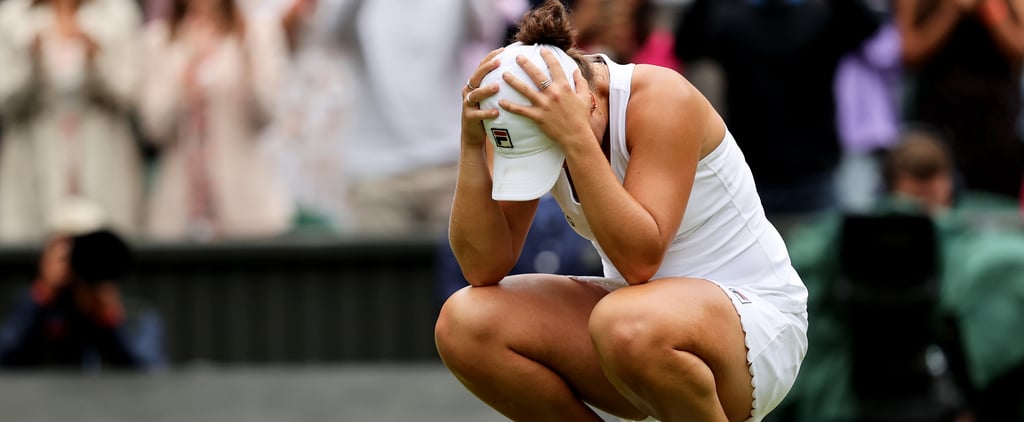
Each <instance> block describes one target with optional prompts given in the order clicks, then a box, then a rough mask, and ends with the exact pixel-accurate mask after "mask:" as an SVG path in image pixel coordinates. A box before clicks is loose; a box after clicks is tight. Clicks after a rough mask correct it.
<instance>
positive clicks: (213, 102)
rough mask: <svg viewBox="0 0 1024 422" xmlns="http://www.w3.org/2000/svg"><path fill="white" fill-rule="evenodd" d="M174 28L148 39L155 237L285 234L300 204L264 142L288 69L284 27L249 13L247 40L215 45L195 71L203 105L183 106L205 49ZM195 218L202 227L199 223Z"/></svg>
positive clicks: (146, 113) (145, 100)
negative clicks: (189, 77) (155, 159)
mask: <svg viewBox="0 0 1024 422" xmlns="http://www.w3.org/2000/svg"><path fill="white" fill-rule="evenodd" d="M169 29H170V27H169V26H168V25H167V24H166V23H165V22H163V21H159V20H158V21H153V22H151V23H149V24H148V25H147V27H146V30H145V34H144V37H143V42H144V46H145V50H144V52H145V65H144V69H145V72H144V80H143V86H142V90H141V91H142V92H141V95H142V100H141V105H140V116H141V121H142V126H143V129H144V131H145V132H146V134H147V135H148V137H149V139H150V140H151V141H153V142H154V143H156V144H157V145H158V146H159V147H160V148H161V151H160V161H159V163H158V167H157V170H156V171H157V173H156V175H155V180H154V181H153V189H152V192H151V196H150V203H149V214H148V221H147V231H148V234H149V235H150V236H151V237H153V238H156V239H160V240H182V239H186V238H193V239H197V240H209V239H210V238H214V239H219V238H252V237H265V236H273V235H277V234H281V233H283V232H284V231H286V230H287V229H289V228H290V225H291V216H292V214H293V212H294V204H293V202H292V201H291V199H290V198H289V196H288V195H287V194H286V191H285V188H284V184H283V183H282V181H281V180H280V177H279V175H278V174H277V172H276V170H275V167H274V166H273V165H272V161H271V160H270V157H269V155H268V152H269V151H268V150H267V149H266V148H265V146H264V143H262V142H260V139H259V133H260V131H261V130H262V128H263V127H264V125H265V124H266V123H267V122H268V120H269V118H270V116H271V111H272V110H273V108H274V107H275V106H276V102H277V101H278V95H279V94H280V91H281V89H280V87H281V78H282V76H283V72H284V71H285V66H286V65H287V50H286V48H287V47H286V44H285V38H284V33H283V28H282V27H281V26H280V23H279V21H278V20H277V19H272V18H268V19H262V18H261V17H258V16H253V15H249V16H247V20H246V25H245V30H246V33H245V36H244V37H238V36H234V35H232V36H228V37H225V38H223V39H221V40H219V41H216V42H217V43H218V45H217V46H216V47H215V48H214V49H213V50H212V51H211V52H208V53H207V54H206V55H205V56H204V57H203V58H201V59H199V60H200V62H199V64H198V65H197V66H198V67H197V70H196V71H195V72H196V76H195V77H196V79H197V82H196V83H197V84H198V85H199V87H200V89H201V90H202V92H203V94H202V100H201V101H200V102H199V103H198V104H199V105H198V106H197V105H196V104H197V103H190V102H189V101H188V100H187V99H186V98H185V97H186V96H185V87H184V83H183V81H184V77H185V72H186V71H187V68H188V66H189V63H192V61H193V60H197V57H198V56H197V54H198V51H196V50H197V49H196V48H194V47H193V46H190V45H188V43H186V42H185V41H184V39H185V37H184V36H183V35H181V34H179V36H178V37H176V38H171V36H170V31H169ZM192 107H195V108H192ZM197 190H201V191H197ZM197 210H199V211H201V212H202V213H203V214H204V216H205V217H206V220H205V221H198V220H196V219H195V217H196V214H197Z"/></svg>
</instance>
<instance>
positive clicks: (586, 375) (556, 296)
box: [434, 274, 646, 422]
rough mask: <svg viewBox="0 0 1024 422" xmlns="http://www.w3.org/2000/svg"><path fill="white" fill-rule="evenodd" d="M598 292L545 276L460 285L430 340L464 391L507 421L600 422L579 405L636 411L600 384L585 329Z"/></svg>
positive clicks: (592, 287) (621, 412) (600, 375)
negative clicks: (463, 387)
mask: <svg viewBox="0 0 1024 422" xmlns="http://www.w3.org/2000/svg"><path fill="white" fill-rule="evenodd" d="M607 294H608V291H607V290H605V289H604V288H601V287H598V286H595V285H592V284H587V283H583V282H579V281H574V280H572V279H569V278H568V277H562V276H552V275H536V274H531V275H518V276H510V277H508V278H506V279H505V280H503V281H502V282H501V283H499V284H498V285H495V286H489V287H467V288H464V289H462V290H460V291H458V292H456V293H455V294H453V295H452V296H451V297H450V298H449V299H448V301H447V302H445V304H444V306H443V307H442V309H441V313H440V316H439V318H438V321H437V326H436V328H435V334H434V335H435V341H436V344H437V350H438V352H439V353H440V355H441V359H442V360H443V361H444V363H445V365H446V366H447V367H448V369H449V370H451V371H452V373H453V374H454V375H455V376H456V378H458V379H459V381H461V382H462V383H463V384H464V385H465V386H466V388H468V389H469V390H470V391H471V392H472V393H473V394H475V395H476V396H477V397H479V398H480V399H481V400H483V401H484V402H485V403H487V404H488V405H490V406H491V407H493V408H495V409H496V410H498V411H499V412H501V413H502V414H504V415H505V416H507V417H508V418H510V419H513V420H525V421H548V420H550V421H574V422H575V421H588V420H591V421H600V420H601V419H600V417H599V416H598V415H597V414H596V413H594V412H593V411H592V410H591V409H590V408H589V407H588V406H587V405H586V404H585V403H584V401H585V402H587V403H592V404H593V405H595V406H597V407H599V408H601V409H602V410H605V411H607V412H610V413H612V414H616V415H618V416H622V417H628V418H632V419H642V418H643V417H645V416H646V415H645V414H643V413H641V412H639V411H638V410H637V409H636V408H634V407H633V406H631V405H630V403H629V401H627V400H626V399H625V398H624V397H622V396H621V395H620V394H619V393H618V392H617V391H616V390H615V388H614V387H613V386H612V385H611V384H610V383H609V381H608V380H607V379H606V378H605V376H604V372H603V371H602V369H601V367H600V365H599V364H598V360H597V355H596V353H595V351H594V346H593V343H592V342H591V339H590V334H589V332H588V330H587V324H588V321H589V319H590V313H591V310H592V309H593V308H594V305H595V304H597V303H598V301H600V300H601V298H602V297H604V296H606V295H607Z"/></svg>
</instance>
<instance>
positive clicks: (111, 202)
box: [0, 0, 1024, 242]
mask: <svg viewBox="0 0 1024 422" xmlns="http://www.w3.org/2000/svg"><path fill="white" fill-rule="evenodd" d="M532 3H536V2H535V1H534V2H531V1H528V0H472V1H455V0H434V1H430V2H415V3H414V4H404V3H398V2H392V1H383V0H378V1H364V0H246V1H240V0H239V1H235V0H145V1H142V2H137V1H135V0H2V3H0V23H2V25H0V58H2V62H3V63H4V69H3V72H2V73H0V122H2V123H0V136H2V138H0V242H24V241H38V240H41V239H43V238H45V236H46V225H47V220H48V219H52V218H53V216H54V214H55V213H56V212H57V211H58V210H59V209H60V208H61V207H62V206H63V204H64V203H66V202H68V201H74V200H81V199H85V200H89V201H93V202H95V203H97V204H98V205H99V206H101V207H102V208H103V209H104V211H105V213H106V215H108V216H109V223H110V225H111V226H112V227H114V228H116V229H117V230H118V231H119V232H121V233H123V234H125V235H127V236H130V237H133V238H145V239H152V240H161V241H182V240H186V241H211V240H220V239H235V238H240V239H251V238H267V237H275V236H282V235H287V234H289V233H294V232H296V231H302V230H306V231H314V232H319V233H341V234H371V235H380V234H384V235H390V234H404V233H409V232H417V231H425V232H431V231H433V232H437V231H439V230H441V229H442V228H443V226H444V224H445V222H446V219H447V214H448V206H449V204H450V201H451V195H452V187H453V186H454V177H455V163H456V160H457V157H458V130H459V128H458V123H457V122H458V121H459V120H458V118H457V115H458V113H459V107H460V103H459V98H458V94H457V93H458V92H459V90H460V87H461V85H463V84H464V82H465V76H466V75H467V74H468V72H469V70H470V69H471V68H472V67H473V66H474V65H475V63H476V61H477V60H478V59H479V58H480V57H481V56H482V55H483V54H485V53H486V52H487V51H489V50H490V49H492V48H495V47H498V46H500V45H503V44H505V43H506V42H507V41H508V39H509V38H508V37H509V35H510V34H511V33H513V32H514V30H515V28H514V22H515V20H516V19H517V18H518V17H519V16H521V14H522V13H523V12H524V11H525V10H527V9H528V8H530V7H532V6H534V4H532ZM567 3H568V4H569V6H570V7H571V8H572V10H573V19H574V20H575V23H576V25H577V27H578V29H579V37H578V38H579V45H580V47H581V48H582V49H583V50H585V51H587V52H590V53H596V52H603V53H607V54H609V56H610V57H612V58H613V59H614V60H618V61H621V62H637V63H648V64H657V65H661V66H666V67H670V68H673V69H676V70H678V71H680V72H682V73H684V74H686V75H687V76H689V77H690V78H691V80H692V81H693V82H694V83H695V84H697V85H698V87H699V88H701V89H702V90H703V91H705V92H706V93H707V94H708V95H709V96H710V97H712V100H713V101H714V103H715V105H716V107H718V108H719V109H720V111H721V112H722V113H723V114H724V115H726V116H727V119H728V124H729V126H730V129H731V130H732V131H733V132H734V133H735V134H736V136H737V138H738V139H739V140H740V142H741V143H742V147H743V149H744V153H745V154H746V156H747V159H748V161H749V162H750V165H751V167H752V168H753V170H754V175H755V177H756V178H757V182H758V188H759V191H760V193H761V196H762V200H763V202H764V205H765V208H766V211H768V212H769V214H771V215H794V214H796V215H799V214H803V213H809V212H810V213H813V212H818V211H822V210H831V209H837V208H839V209H847V208H857V207H861V208H863V207H865V206H867V205H868V204H870V203H872V202H873V201H874V200H875V199H877V197H878V196H879V195H880V193H881V192H882V191H883V189H881V188H882V184H881V173H880V171H879V169H880V167H879V159H880V155H881V154H880V153H881V152H883V151H884V150H885V149H887V148H888V147H890V146H892V145H893V144H894V143H896V142H897V140H898V138H899V135H900V132H901V131H902V129H903V127H904V126H906V124H908V123H913V124H929V125H932V126H934V127H935V129H936V130H937V131H938V132H939V133H940V134H941V135H942V136H943V139H944V140H945V141H946V142H947V143H948V145H949V146H950V147H951V148H952V150H953V153H954V155H955V157H956V169H955V170H956V171H955V187H956V188H957V190H958V192H959V191H971V192H984V193H990V194H994V195H998V196H999V197H1001V198H1005V199H1007V200H1010V201H1015V200H1019V199H1020V196H1021V187H1022V183H1021V182H1022V180H1024V158H1022V157H1024V147H1022V143H1021V133H1022V132H1024V124H1022V123H1021V122H1022V121H1024V119H1021V116H1020V108H1021V95H1022V94H1021V83H1020V81H1021V71H1020V66H1019V64H1020V61H1021V57H1022V56H1024V29H1021V23H1020V19H1019V18H1017V15H1018V12H1017V7H1018V6H1017V5H1016V4H1017V3H1016V2H1012V1H1011V2H1006V1H995V0H983V1H982V0H901V1H895V2H888V1H881V0H876V1H866V0H829V1H820V0H819V1H803V0H785V1H780V0H723V1H700V0H671V1H670V0H615V1H609V0H571V1H567ZM396 28H401V30H397V29H396ZM708 69H711V71H708Z"/></svg>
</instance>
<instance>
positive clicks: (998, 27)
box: [978, 0, 1024, 63]
mask: <svg viewBox="0 0 1024 422" xmlns="http://www.w3.org/2000/svg"><path fill="white" fill-rule="evenodd" d="M978 13H979V16H980V18H981V19H982V22H984V23H985V25H986V26H987V27H988V29H989V33H990V34H992V39H993V41H995V43H996V45H997V46H999V50H1000V51H1002V52H1003V55H1004V56H1005V57H1006V58H1007V59H1008V60H1010V61H1012V62H1014V63H1016V62H1018V61H1020V60H1021V59H1022V58H1024V21H1022V19H1024V15H1022V14H1021V13H1024V0H1010V1H1004V0H982V2H981V4H980V5H979V7H978Z"/></svg>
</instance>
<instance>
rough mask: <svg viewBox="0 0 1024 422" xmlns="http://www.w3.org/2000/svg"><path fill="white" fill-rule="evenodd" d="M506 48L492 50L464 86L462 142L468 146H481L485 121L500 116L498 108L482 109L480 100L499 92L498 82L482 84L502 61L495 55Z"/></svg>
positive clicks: (484, 137)
mask: <svg viewBox="0 0 1024 422" xmlns="http://www.w3.org/2000/svg"><path fill="white" fill-rule="evenodd" d="M504 49H505V48H504V47H502V48H499V49H496V50H492V51H491V52H490V53H488V54H487V56H486V57H484V58H483V60H480V64H479V65H478V66H477V68H476V70H474V71H473V74H472V75H470V77H469V81H468V82H467V83H466V86H464V87H463V88H462V144H463V145H464V146H466V147H480V146H481V145H483V143H484V140H485V139H486V137H487V134H486V133H485V132H484V124H483V121H484V120H486V119H494V118H497V117H498V110H497V109H493V110H481V109H480V101H482V100H483V99H485V98H487V97H490V96H492V95H494V94H497V93H498V84H496V83H494V84H490V85H487V86H480V83H481V81H482V80H483V79H484V76H485V75H487V73H488V72H490V71H492V70H494V69H497V68H498V66H499V65H500V63H499V62H498V60H496V59H495V58H494V57H495V56H497V55H498V54H499V53H501V52H502V50H504Z"/></svg>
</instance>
